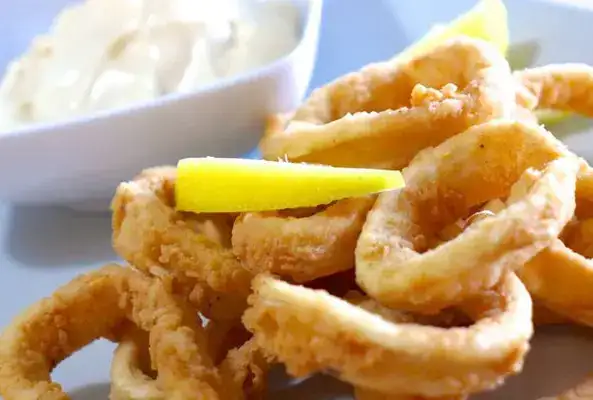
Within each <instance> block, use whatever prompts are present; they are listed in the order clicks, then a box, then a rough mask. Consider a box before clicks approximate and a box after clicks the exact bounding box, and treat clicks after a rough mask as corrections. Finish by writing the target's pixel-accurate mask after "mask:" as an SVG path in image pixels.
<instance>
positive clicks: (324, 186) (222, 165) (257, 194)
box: [175, 157, 404, 213]
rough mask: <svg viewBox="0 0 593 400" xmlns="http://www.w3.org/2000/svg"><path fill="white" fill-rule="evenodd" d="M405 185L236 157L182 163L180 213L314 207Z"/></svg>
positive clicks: (398, 179)
mask: <svg viewBox="0 0 593 400" xmlns="http://www.w3.org/2000/svg"><path fill="white" fill-rule="evenodd" d="M402 186H404V179H403V177H402V175H401V173H400V172H399V171H388V170H377V169H359V168H335V167H329V166H325V165H311V164H296V163H287V162H275V161H264V160H248V159H232V158H230V159H229V158H227V159H225V158H211V157H206V158H186V159H183V160H181V161H179V163H178V164H177V181H176V184H175V196H176V202H177V209H178V210H180V211H191V212H196V213H203V212H207V213H213V212H243V211H265V210H279V209H285V208H298V207H311V206H318V205H321V204H328V203H331V202H332V201H335V200H339V199H344V198H347V197H357V196H364V195H368V194H371V193H378V192H382V191H386V190H392V189H397V188H400V187H402Z"/></svg>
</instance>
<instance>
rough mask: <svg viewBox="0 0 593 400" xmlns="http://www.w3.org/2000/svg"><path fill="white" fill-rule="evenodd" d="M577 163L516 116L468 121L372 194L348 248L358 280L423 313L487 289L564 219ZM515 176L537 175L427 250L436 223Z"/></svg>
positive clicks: (466, 210) (505, 189)
mask: <svg viewBox="0 0 593 400" xmlns="http://www.w3.org/2000/svg"><path fill="white" fill-rule="evenodd" d="M561 156H565V157H562V158H560V159H557V158H558V157H561ZM555 159H556V160H555ZM552 160H554V161H552ZM550 161H551V162H550ZM548 162H549V164H548ZM580 167H581V162H580V160H578V159H577V158H576V157H574V156H572V155H571V154H569V153H568V152H567V151H566V149H565V148H564V147H562V146H561V144H560V142H558V141H557V140H556V139H555V138H554V137H553V135H552V134H550V133H549V132H547V131H545V130H544V129H543V128H539V127H537V126H535V125H527V124H523V123H519V122H506V121H497V122H491V123H487V124H484V125H480V126H476V127H473V128H470V129H469V130H467V131H466V132H464V133H461V134H459V135H457V136H455V137H453V138H451V139H449V140H447V141H446V142H445V143H443V144H442V145H440V146H438V147H437V148H435V149H428V150H426V151H424V152H423V153H421V154H419V156H418V157H417V158H415V160H414V161H413V162H412V163H411V164H410V166H409V167H408V168H407V169H405V170H404V177H405V179H406V187H405V188H402V189H401V190H398V191H393V192H386V193H381V194H380V195H379V197H378V199H377V202H376V203H375V206H374V207H373V210H372V211H371V212H370V213H369V215H368V218H367V221H366V223H365V226H364V228H363V231H362V233H361V235H360V237H359V240H358V245H357V248H356V277H357V282H358V284H359V285H360V286H361V287H362V288H363V289H364V290H365V292H367V293H368V294H369V295H370V296H371V297H373V298H375V299H377V300H378V301H380V302H381V303H383V304H385V305H388V306H390V307H393V308H398V309H406V310H412V311H417V312H427V313H432V312H436V311H439V310H440V309H442V308H445V307H447V306H451V305H455V304H456V303H458V302H460V301H462V300H463V299H465V298H467V297H469V296H472V295H475V294H477V293H478V292H480V291H481V290H484V289H487V288H489V287H491V286H492V285H494V284H496V283H497V282H498V280H499V279H500V277H501V276H502V275H503V274H504V273H505V272H506V271H508V270H514V269H516V268H518V267H520V266H521V265H523V263H525V262H526V261H527V260H529V259H530V258H531V257H533V256H534V255H535V254H537V253H538V252H539V251H541V250H542V249H544V248H545V247H547V246H548V245H549V244H550V243H552V241H553V240H554V239H555V238H556V237H557V236H558V234H559V233H560V231H561V230H562V228H563V227H564V225H565V224H566V223H567V222H568V221H569V220H570V218H571V217H572V215H573V212H574V207H575V203H574V187H575V180H576V174H577V172H578V170H579V168H580ZM530 168H537V169H538V170H539V169H543V171H536V170H531V169H530ZM524 172H525V173H524ZM525 174H528V175H529V174H535V175H537V180H536V182H535V183H534V184H533V185H531V187H530V189H529V191H528V192H527V194H526V195H525V196H524V197H523V198H521V199H520V200H519V201H516V202H514V203H513V204H511V205H509V206H508V207H507V208H506V209H505V210H504V211H502V212H501V213H499V214H498V215H497V216H496V217H493V218H487V219H484V220H482V221H479V222H477V223H475V224H473V225H472V226H471V227H470V228H469V229H466V230H465V231H464V232H463V233H462V234H461V235H459V236H457V237H456V238H455V239H453V240H451V241H449V242H446V243H445V244H442V245H440V246H438V247H436V248H434V249H430V248H429V247H428V245H427V244H428V243H430V242H433V241H435V237H436V236H437V235H438V233H439V232H440V230H441V229H442V228H444V227H445V226H447V225H449V224H451V223H452V222H454V221H456V220H458V219H459V218H463V217H465V216H467V215H468V214H470V213H471V209H472V208H473V207H475V206H478V205H480V204H483V203H484V202H486V201H488V200H491V199H495V198H499V197H505V195H508V194H509V192H510V190H511V186H512V185H513V184H515V183H516V182H517V181H518V180H519V178H520V177H521V176H522V175H525Z"/></svg>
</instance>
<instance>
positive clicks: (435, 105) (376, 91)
mask: <svg viewBox="0 0 593 400" xmlns="http://www.w3.org/2000/svg"><path fill="white" fill-rule="evenodd" d="M451 83H453V84H454V85H451ZM417 85H418V86H417ZM425 86H427V87H430V88H435V89H441V88H442V90H441V91H436V90H434V89H427V88H426V87H425ZM457 86H459V87H461V88H462V90H461V91H457ZM410 97H412V100H411V101H410ZM515 97H516V95H515V87H514V84H513V79H512V75H511V72H510V68H509V65H508V63H507V61H506V60H505V59H504V57H503V56H502V55H501V54H500V52H499V51H498V50H497V49H495V48H494V47H492V46H491V45H490V44H488V43H486V42H484V41H481V40H477V39H471V38H467V37H459V38H456V39H452V40H449V41H447V42H446V43H444V44H442V45H440V46H438V47H436V48H435V49H434V50H432V51H430V52H428V53H426V54H423V55H421V56H419V57H418V58H416V59H413V60H410V61H409V62H407V63H404V64H401V63H399V62H397V61H396V62H394V61H386V62H382V63H376V64H372V65H369V66H366V67H364V68H363V69H362V70H360V71H358V72H354V73H350V74H347V75H345V76H343V77H341V78H338V79H337V80H335V81H334V82H332V83H329V84H328V85H326V86H325V87H322V88H320V89H317V90H315V91H314V92H313V93H312V94H311V96H310V98H309V99H308V100H307V101H305V103H304V104H303V105H302V106H301V107H300V108H299V109H298V110H297V111H296V112H295V113H294V115H293V116H292V117H289V118H287V119H286V121H284V120H281V119H282V118H283V117H278V119H276V120H274V119H272V120H271V121H270V124H269V126H268V129H267V132H266V135H265V136H264V138H263V139H262V141H261V142H260V148H261V151H262V154H263V157H264V158H265V159H270V160H276V159H278V158H281V159H288V160H290V161H293V162H308V163H320V164H330V165H335V166H350V167H371V166H373V167H385V168H396V169H399V168H402V167H404V166H405V164H407V162H408V161H409V159H410V158H412V157H413V156H414V155H415V154H416V153H417V152H418V151H420V150H422V149H423V148H425V147H429V146H435V145H437V144H438V143H440V142H442V141H443V140H445V139H447V138H449V137H451V136H453V135H455V134H457V133H459V132H462V131H464V130H465V129H467V128H469V127H470V126H472V125H475V124H479V123H482V122H485V121H489V120H491V119H494V118H507V117H511V116H513V115H515V113H516V103H515Z"/></svg>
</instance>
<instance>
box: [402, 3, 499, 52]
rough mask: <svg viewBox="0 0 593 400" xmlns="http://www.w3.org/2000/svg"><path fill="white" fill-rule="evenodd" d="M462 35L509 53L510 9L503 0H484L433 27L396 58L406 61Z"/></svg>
mask: <svg viewBox="0 0 593 400" xmlns="http://www.w3.org/2000/svg"><path fill="white" fill-rule="evenodd" d="M460 35H463V36H469V37H473V38H476V39H482V40H485V41H487V42H490V43H492V44H493V45H494V46H495V47H496V48H497V49H499V50H500V52H501V53H502V54H506V52H507V49H508V48H509V26H508V20H507V9H506V7H505V5H504V3H503V2H502V0H481V1H480V2H479V3H477V4H476V5H475V6H474V7H473V8H471V9H470V10H468V11H466V12H465V13H464V14H461V15H460V16H459V17H457V18H456V19H454V20H453V21H451V22H449V23H447V24H437V25H435V26H433V27H432V28H431V29H430V30H429V31H428V33H426V34H425V35H424V36H423V37H422V38H420V39H419V40H418V41H417V42H415V43H413V44H412V45H410V46H409V47H408V48H406V49H405V50H404V51H402V52H401V53H399V54H398V55H396V56H395V57H394V59H395V60H397V61H400V60H401V61H406V60H408V59H410V58H413V57H416V56H418V55H419V54H422V53H424V52H426V51H429V50H431V49H432V48H434V47H436V46H438V45H439V44H441V43H442V42H444V41H446V40H448V39H451V38H453V37H455V36H460Z"/></svg>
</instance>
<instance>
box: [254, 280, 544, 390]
mask: <svg viewBox="0 0 593 400" xmlns="http://www.w3.org/2000/svg"><path fill="white" fill-rule="evenodd" d="M254 289H255V293H254V294H253V295H252V296H251V297H250V305H251V307H250V308H249V309H248V310H247V311H246V313H245V315H244V318H243V322H244V323H245V326H246V327H247V328H248V329H249V330H251V331H252V332H253V333H254V336H255V339H256V340H257V343H258V344H259V345H260V346H262V348H264V349H265V350H267V351H268V352H269V353H270V354H271V355H273V356H275V357H277V358H278V359H279V360H280V361H281V362H283V363H285V364H286V367H287V369H288V371H289V373H291V374H293V375H295V376H303V375H306V374H309V373H312V372H318V371H326V372H327V371H330V372H332V373H333V374H334V375H336V376H338V377H339V378H340V379H342V380H345V381H347V382H350V383H352V384H354V385H356V386H360V387H365V388H369V389H372V390H376V391H380V392H384V393H401V394H409V395H422V396H426V397H437V396H448V395H457V394H459V393H472V392H476V391H480V390H485V389H491V388H494V387H496V386H498V385H499V384H501V383H502V381H503V379H504V377H505V376H508V375H510V374H514V373H517V372H519V371H520V369H521V366H522V363H523V358H524V356H525V352H526V351H527V349H528V347H529V344H528V343H529V339H530V338H531V335H532V330H533V327H532V324H531V308H532V304H531V298H530V297H529V293H528V292H527V291H526V290H525V288H524V286H523V285H522V283H521V282H520V281H519V279H518V278H517V277H516V276H514V275H513V274H507V275H506V276H505V277H504V278H503V279H502V281H501V283H500V284H499V285H497V286H496V287H495V288H493V290H491V291H487V292H485V293H483V294H481V295H480V296H479V297H478V298H476V299H473V301H475V302H476V305H474V306H472V307H473V308H472V307H468V309H467V310H465V309H464V310H465V311H469V312H470V316H471V317H472V318H473V319H474V320H475V321H476V323H475V324H474V325H472V326H471V327H468V328H464V327H461V328H440V327H435V326H426V325H418V324H413V323H401V324H399V323H393V322H391V321H389V320H386V319H384V318H383V317H381V316H379V315H377V314H374V313H371V312H368V311H366V310H364V309H363V308H361V307H357V306H355V305H353V304H350V303H349V302H347V301H345V300H341V299H339V298H337V297H334V296H331V295H329V294H328V293H327V292H325V291H321V290H311V289H307V288H304V287H299V286H294V285H291V284H288V283H285V282H282V281H279V280H276V279H274V278H271V277H268V276H264V275H262V276H259V277H257V278H256V279H255V285H254ZM481 297H483V298H484V299H481Z"/></svg>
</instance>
